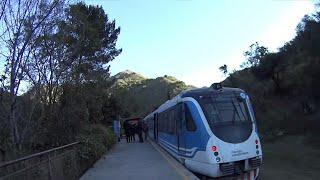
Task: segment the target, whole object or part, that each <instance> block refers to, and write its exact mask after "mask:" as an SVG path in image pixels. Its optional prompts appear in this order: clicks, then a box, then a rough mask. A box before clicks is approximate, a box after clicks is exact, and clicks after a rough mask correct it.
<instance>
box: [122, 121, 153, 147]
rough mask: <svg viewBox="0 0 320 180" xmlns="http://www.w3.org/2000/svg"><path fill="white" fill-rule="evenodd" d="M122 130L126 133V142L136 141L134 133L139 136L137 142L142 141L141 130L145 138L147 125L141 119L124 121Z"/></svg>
mask: <svg viewBox="0 0 320 180" xmlns="http://www.w3.org/2000/svg"><path fill="white" fill-rule="evenodd" d="M123 128H124V132H125V135H126V140H127V143H130V142H135V141H136V138H135V136H136V134H137V135H138V137H139V142H140V143H143V138H142V132H144V133H145V140H146V139H147V133H148V127H147V126H146V125H145V124H143V123H142V122H141V121H138V122H130V121H126V122H124V123H123Z"/></svg>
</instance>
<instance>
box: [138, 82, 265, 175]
mask: <svg viewBox="0 0 320 180" xmlns="http://www.w3.org/2000/svg"><path fill="white" fill-rule="evenodd" d="M143 120H144V122H145V123H146V124H147V126H148V128H149V132H148V135H149V137H150V139H152V140H154V141H155V142H157V143H158V144H159V145H160V146H161V147H162V148H163V149H165V150H166V151H167V152H168V153H170V154H171V155H172V156H173V157H174V158H176V159H177V160H178V161H179V162H180V163H182V164H183V165H184V166H185V167H186V168H188V169H189V170H190V171H192V172H195V173H198V174H201V175H203V176H204V177H213V178H216V177H224V176H226V177H234V178H235V179H237V178H240V179H249V180H252V179H256V178H257V176H258V173H259V167H260V165H261V163H262V149H261V142H260V139H259V136H258V130H257V125H256V119H255V116H254V111H253V108H252V105H251V103H250V100H249V97H248V95H247V94H246V92H244V91H243V90H241V89H238V88H226V87H222V86H221V84H220V83H214V84H212V85H211V87H210V88H196V89H190V90H185V91H182V92H181V93H180V94H178V95H177V96H175V97H174V98H172V99H171V100H168V101H167V102H165V103H164V104H162V105H161V106H160V107H159V108H158V109H156V110H155V111H154V112H152V113H151V114H149V115H148V116H146V117H145V118H144V119H143Z"/></svg>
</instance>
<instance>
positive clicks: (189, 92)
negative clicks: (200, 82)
mask: <svg viewBox="0 0 320 180" xmlns="http://www.w3.org/2000/svg"><path fill="white" fill-rule="evenodd" d="M235 91H243V90H242V89H239V88H230V87H222V89H221V90H216V89H213V88H211V87H209V88H194V89H189V90H186V91H182V92H181V93H180V94H179V96H180V97H181V98H183V97H193V96H194V95H199V94H207V93H214V92H235Z"/></svg>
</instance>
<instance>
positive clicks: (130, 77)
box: [108, 70, 194, 116]
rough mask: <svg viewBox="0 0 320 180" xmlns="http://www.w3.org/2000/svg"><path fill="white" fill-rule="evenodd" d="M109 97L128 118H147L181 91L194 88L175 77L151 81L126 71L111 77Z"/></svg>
mask: <svg viewBox="0 0 320 180" xmlns="http://www.w3.org/2000/svg"><path fill="white" fill-rule="evenodd" d="M109 81H110V88H109V89H108V93H109V95H111V96H113V97H115V98H116V99H117V101H118V102H119V103H120V107H121V108H122V109H123V111H125V112H126V116H145V115H146V114H148V113H150V112H152V111H153V110H154V109H155V108H157V107H158V106H159V105H161V104H162V103H164V102H165V101H167V100H168V99H170V98H172V97H173V96H175V95H176V94H178V93H179V92H180V91H182V90H185V89H190V88H194V86H191V85H186V84H185V83H184V82H183V81H180V80H178V79H176V78H175V77H173V76H168V75H165V76H163V77H157V78H155V79H149V78H146V77H144V76H142V75H141V74H139V73H135V72H132V71H130V70H126V71H123V72H120V73H118V74H116V75H114V76H111V77H110V80H109Z"/></svg>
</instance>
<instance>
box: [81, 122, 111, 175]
mask: <svg viewBox="0 0 320 180" xmlns="http://www.w3.org/2000/svg"><path fill="white" fill-rule="evenodd" d="M77 140H78V141H79V142H80V145H79V148H78V151H77V156H78V158H79V161H80V166H81V171H82V170H84V169H87V168H88V167H89V166H91V165H92V164H93V163H94V162H95V161H96V160H98V159H99V158H100V157H101V156H102V155H103V154H104V153H105V152H106V151H107V150H108V149H110V148H111V147H112V145H113V144H114V143H115V136H114V133H113V131H112V130H111V129H110V128H106V127H105V126H103V125H101V124H94V125H86V126H84V127H83V128H82V129H81V130H80V133H79V135H78V137H77Z"/></svg>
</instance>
